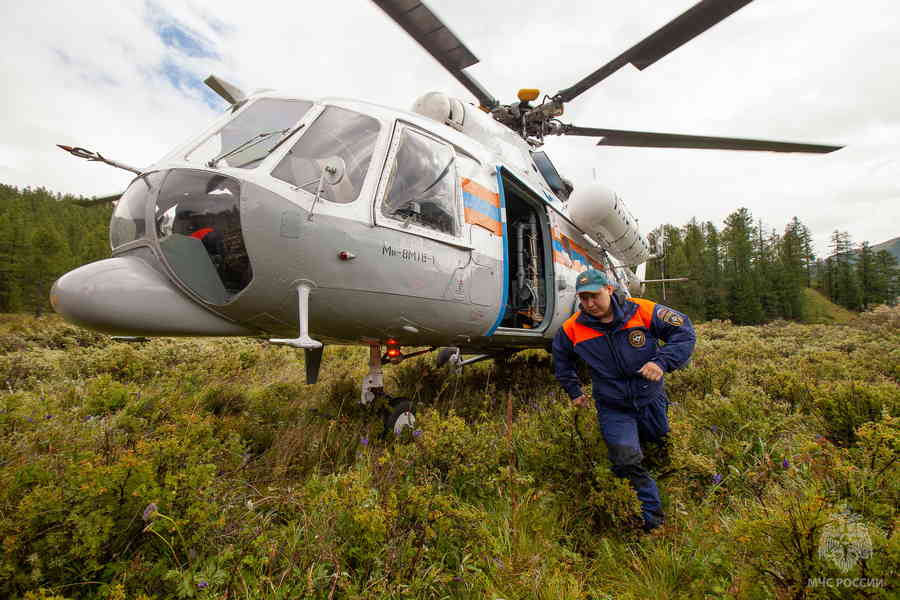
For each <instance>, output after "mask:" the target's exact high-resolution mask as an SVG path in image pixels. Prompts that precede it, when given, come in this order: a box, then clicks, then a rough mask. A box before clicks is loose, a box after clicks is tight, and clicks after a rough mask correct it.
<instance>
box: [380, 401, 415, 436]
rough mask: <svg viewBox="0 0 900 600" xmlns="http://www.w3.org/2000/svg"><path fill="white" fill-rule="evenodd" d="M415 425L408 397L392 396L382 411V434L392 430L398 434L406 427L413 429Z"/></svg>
mask: <svg viewBox="0 0 900 600" xmlns="http://www.w3.org/2000/svg"><path fill="white" fill-rule="evenodd" d="M415 426H416V415H415V413H414V412H413V406H412V402H410V400H409V399H408V398H393V399H392V400H391V405H390V406H389V407H388V408H387V410H386V411H385V413H384V435H387V434H388V433H391V432H393V434H394V435H395V436H399V435H400V434H401V433H403V430H404V429H406V428H407V427H408V428H410V429H414V428H415Z"/></svg>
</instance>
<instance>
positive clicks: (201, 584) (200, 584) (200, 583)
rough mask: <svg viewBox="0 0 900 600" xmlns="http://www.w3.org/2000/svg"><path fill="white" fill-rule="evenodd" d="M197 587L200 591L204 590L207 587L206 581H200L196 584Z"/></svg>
mask: <svg viewBox="0 0 900 600" xmlns="http://www.w3.org/2000/svg"><path fill="white" fill-rule="evenodd" d="M197 587H198V588H200V589H201V590H205V589H206V588H208V587H209V583H207V581H206V580H205V579H201V580H200V582H199V583H197Z"/></svg>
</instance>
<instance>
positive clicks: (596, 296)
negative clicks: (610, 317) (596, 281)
mask: <svg viewBox="0 0 900 600" xmlns="http://www.w3.org/2000/svg"><path fill="white" fill-rule="evenodd" d="M611 296H612V286H609V285H608V286H606V287H602V288H600V290H599V291H596V292H581V293H580V294H578V299H579V300H581V308H582V309H584V312H586V313H588V314H589V315H591V316H592V317H598V318H599V317H603V316H605V315H606V314H607V313H608V312H609V309H610V303H611V301H610V297H611Z"/></svg>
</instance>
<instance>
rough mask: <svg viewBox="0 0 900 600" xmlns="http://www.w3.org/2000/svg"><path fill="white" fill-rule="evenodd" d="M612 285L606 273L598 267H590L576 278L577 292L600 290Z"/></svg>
mask: <svg viewBox="0 0 900 600" xmlns="http://www.w3.org/2000/svg"><path fill="white" fill-rule="evenodd" d="M608 285H610V283H609V279H607V278H606V273H604V272H603V271H598V270H597V269H588V270H587V271H584V272H583V273H580V274H579V275H578V278H577V279H576V280H575V293H576V294H580V293H581V292H599V291H600V289H601V288H604V287H606V286H608Z"/></svg>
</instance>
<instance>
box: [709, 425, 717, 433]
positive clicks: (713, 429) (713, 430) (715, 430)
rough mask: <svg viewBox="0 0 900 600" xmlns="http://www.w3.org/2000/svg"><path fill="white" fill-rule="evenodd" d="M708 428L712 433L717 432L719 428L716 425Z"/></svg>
mask: <svg viewBox="0 0 900 600" xmlns="http://www.w3.org/2000/svg"><path fill="white" fill-rule="evenodd" d="M709 430H710V431H712V432H713V433H719V428H718V427H717V426H715V425H713V426H712V427H710V428H709Z"/></svg>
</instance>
